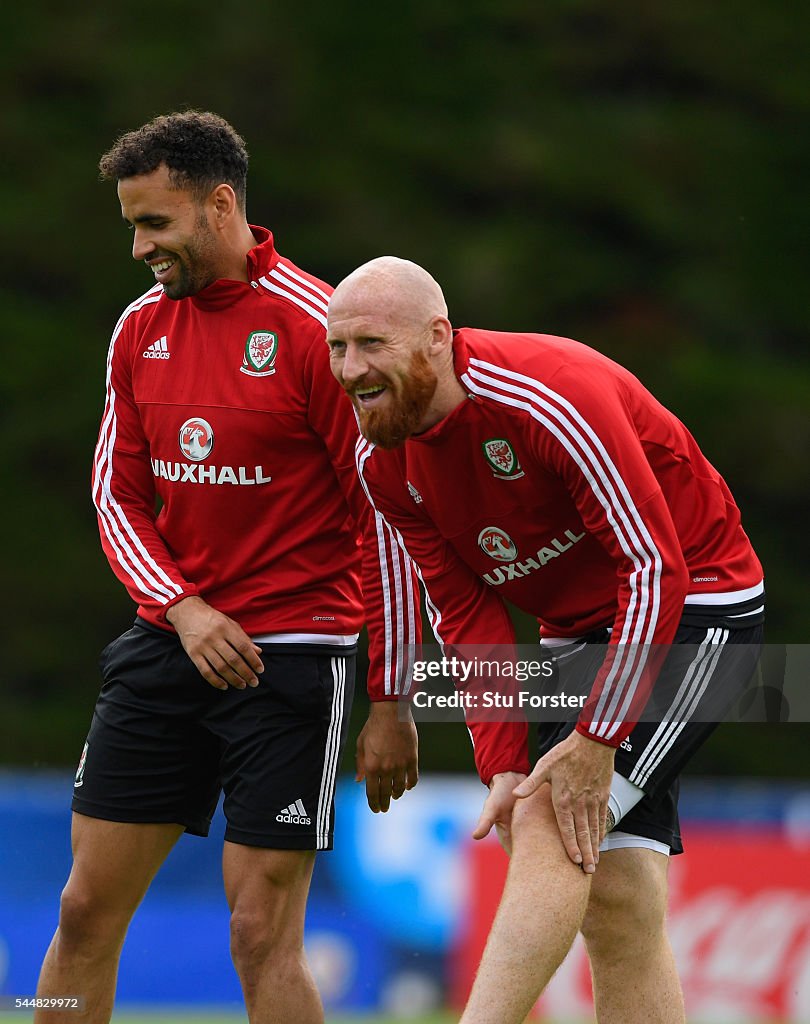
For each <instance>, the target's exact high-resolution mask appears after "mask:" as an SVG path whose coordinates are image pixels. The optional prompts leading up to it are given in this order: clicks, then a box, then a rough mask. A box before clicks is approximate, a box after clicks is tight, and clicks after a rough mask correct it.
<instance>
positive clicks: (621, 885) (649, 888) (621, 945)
mask: <svg viewBox="0 0 810 1024" xmlns="http://www.w3.org/2000/svg"><path fill="white" fill-rule="evenodd" d="M666 868H667V862H666V858H664V857H663V855H662V854H659V853H655V852H653V851H652V850H639V849H627V850H613V851H611V852H609V853H606V854H602V857H601V859H600V862H599V865H598V867H597V869H596V874H595V875H594V878H593V884H592V886H591V893H590V898H589V900H588V909H587V911H586V912H585V918H584V920H583V922H582V928H581V931H582V934H583V936H584V938H585V942H586V945H587V947H588V951H589V952H590V953H591V954H592V955H593V954H594V953H595V954H597V955H600V956H609V957H611V958H615V957H620V956H634V955H635V953H636V951H637V950H639V949H644V948H648V947H649V945H650V943H651V942H654V941H655V939H656V937H657V936H660V935H662V934H663V933H664V928H665V922H666V911H667V872H666Z"/></svg>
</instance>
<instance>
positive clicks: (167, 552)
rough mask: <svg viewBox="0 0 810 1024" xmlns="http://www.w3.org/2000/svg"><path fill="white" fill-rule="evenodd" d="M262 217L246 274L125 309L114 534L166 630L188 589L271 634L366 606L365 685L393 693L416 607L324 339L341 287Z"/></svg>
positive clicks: (358, 613)
mask: <svg viewBox="0 0 810 1024" xmlns="http://www.w3.org/2000/svg"><path fill="white" fill-rule="evenodd" d="M252 230H253V233H254V236H255V237H256V239H257V242H258V244H257V245H256V247H255V248H254V249H252V250H251V251H250V252H249V253H248V255H247V271H248V278H249V280H248V282H247V283H244V282H240V281H230V280H219V281H216V282H214V283H213V284H211V285H210V286H209V287H207V288H204V289H203V290H202V291H200V292H199V293H197V294H196V295H194V296H191V297H189V298H185V299H181V300H179V301H173V300H171V299H168V298H167V297H166V296H165V295H164V294H163V289H162V288H161V286H160V285H156V286H155V287H154V288H152V289H150V290H149V291H148V292H146V294H145V295H142V296H141V297H140V298H139V299H137V300H136V301H135V302H133V303H132V304H131V305H130V306H129V307H128V308H127V309H126V310H125V311H124V313H123V314H122V316H121V318H120V320H119V321H118V324H117V326H116V328H115V331H114V333H113V336H112V341H111V343H110V348H109V355H108V360H107V395H106V404H105V408H104V415H103V419H102V424H101V430H100V435H99V441H98V446H97V448H96V453H95V461H94V466H93V500H94V503H95V506H96V509H97V512H98V519H99V525H100V530H101V541H102V545H103V548H104V551H105V553H106V555H107V558H108V559H109V562H110V565H111V566H112V568H113V571H114V572H115V574H116V575H117V577H118V578H119V579H120V580H121V582H122V583H123V584H124V585H125V586H126V588H127V590H128V591H129V593H130V595H131V596H132V598H133V600H134V601H135V602H136V603H137V605H138V613H139V615H141V616H142V617H143V618H144V619H145V620H146V621H148V622H151V623H153V624H154V625H156V626H158V627H161V628H163V629H167V630H170V629H171V626H170V625H169V624H168V622H167V621H166V611H167V610H168V609H169V608H170V607H171V606H172V605H173V604H174V603H175V602H177V601H178V600H181V599H182V598H184V597H187V596H189V595H192V594H197V595H200V596H201V597H202V598H204V599H205V600H206V601H207V602H209V603H210V604H211V605H213V607H215V608H217V609H218V610H219V611H221V612H224V613H225V614H227V615H229V616H231V617H232V618H234V619H235V620H236V621H237V622H238V623H239V624H240V625H241V626H242V628H243V629H244V630H245V631H246V632H247V633H248V634H249V635H250V636H253V637H260V638H262V640H263V642H298V643H307V642H309V643H328V644H333V645H334V644H338V645H340V644H349V643H352V642H353V641H354V640H355V639H356V634H357V632H358V631H359V629H360V627H361V625H362V623H363V620H364V619H365V620H366V621H367V623H368V628H369V642H370V649H369V654H370V660H371V672H370V676H369V693H370V695H371V697H372V699H374V700H380V699H386V698H393V697H394V696H396V695H397V693H398V692H399V690H400V688H401V686H402V679H403V672H404V665H405V653H406V648H407V645H408V644H411V643H414V642H416V640H417V639H418V633H419V616H418V607H417V601H416V598H415V595H414V588H413V581H412V570H411V566H410V563H409V560H408V558H407V556H406V555H404V554H403V553H402V552H401V551H400V550H399V549H398V548H397V546H396V545H395V544H394V543H393V542H392V541H391V538H390V533H389V531H388V529H387V528H386V527H385V525H384V524H383V523H382V521H381V520H380V519H379V518H378V517H375V516H374V514H373V512H372V511H371V510H370V508H369V506H368V503H367V502H366V499H365V496H364V495H363V492H362V490H361V487H360V483H359V481H358V479H357V476H356V472H355V466H354V443H355V439H356V437H357V426H356V422H355V419H354V416H353V413H352V410H351V406H350V404H349V402H347V401H346V398H345V396H344V395H343V393H342V391H341V389H340V387H339V386H338V385H337V383H336V381H335V380H334V379H333V377H332V375H331V373H330V370H329V353H328V349H327V346H326V344H325V342H324V338H325V325H326V306H327V302H328V298H329V295H330V294H331V288H330V287H329V286H328V285H326V284H324V283H323V282H322V281H319V280H317V279H316V278H314V277H312V276H311V275H309V274H306V273H304V272H303V271H301V270H299V269H298V268H297V267H295V266H294V265H293V264H292V263H291V262H290V261H289V260H286V259H284V258H282V257H281V256H279V254H278V253H277V252H276V250H275V248H274V245H273V238H272V235H271V234H270V232H269V231H267V230H265V229H264V228H259V227H253V228H252ZM158 507H159V511H157V509H158ZM361 540H362V543H361ZM361 552H362V554H361ZM361 562H362V565H361Z"/></svg>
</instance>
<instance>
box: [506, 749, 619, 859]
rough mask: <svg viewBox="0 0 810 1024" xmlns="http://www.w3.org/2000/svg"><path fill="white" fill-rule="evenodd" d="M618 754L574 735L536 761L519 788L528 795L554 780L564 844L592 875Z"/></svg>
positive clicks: (517, 792)
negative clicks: (614, 761) (615, 758)
mask: <svg viewBox="0 0 810 1024" xmlns="http://www.w3.org/2000/svg"><path fill="white" fill-rule="evenodd" d="M614 756H615V751H614V750H613V747H608V746H605V744H603V743H597V742H596V741H595V740H590V739H588V738H587V737H585V736H582V735H580V734H579V733H577V732H574V733H571V735H570V736H567V737H566V738H565V739H564V740H562V741H561V742H560V743H558V744H557V745H556V746H555V747H552V749H551V750H550V751H549V752H548V753H547V754H546V755H545V756H544V757H542V758H541V759H540V760H539V761H538V762H537V764H536V765H535V766H534V769H533V771H532V773H531V775H529V777H528V778H527V779H525V780H524V781H523V782H522V783H521V784H520V785H519V786H517V787H516V788H515V791H514V794H515V796H516V797H518V798H521V797H527V796H531V794H532V793H534V792H536V791H537V790H538V789H539V788H540V786H542V785H543V784H544V783H546V782H548V783H550V785H551V799H552V803H553V804H554V813H555V814H556V816H557V825H558V827H559V829H560V836H561V837H562V841H563V845H564V846H565V849H566V852H567V854H568V856H569V857H570V858H571V860H572V861H573V862H574V863H575V864H579V865H581V866H582V870H583V871H585V872H586V873H587V874H592V873H593V872H594V871H595V870H596V865H597V864H598V862H599V844H600V842H601V841H602V838H603V837H604V835H605V831H606V816H607V810H608V797H609V796H610V783H611V780H612V778H613V759H614Z"/></svg>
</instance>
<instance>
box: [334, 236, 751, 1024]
mask: <svg viewBox="0 0 810 1024" xmlns="http://www.w3.org/2000/svg"><path fill="white" fill-rule="evenodd" d="M327 343H328V345H329V347H330V353H331V354H330V358H331V366H332V372H333V373H334V375H335V377H336V378H337V380H338V381H339V382H340V383H341V385H342V386H343V387H344V389H345V390H346V392H347V394H348V395H349V396H350V398H351V400H352V403H353V405H354V408H355V411H356V413H357V416H358V421H359V425H360V430H361V432H362V434H363V438H362V439H360V441H359V442H358V446H357V466H358V471H359V473H360V476H361V479H362V481H363V485H364V489H365V491H366V494H367V496H368V497H369V499H370V501H371V502H372V504H373V505H374V507H375V510H376V512H377V513H378V515H379V516H380V517H382V518H383V519H384V521H385V522H386V523H387V524H388V525H389V527H390V529H391V530H392V532H393V534H394V535H395V536H396V537H397V539H398V541H399V543H400V545H401V546H402V547H403V549H404V550H405V551H406V552H407V554H408V555H409V556H410V557H411V558H413V560H414V561H415V563H416V564H417V565H418V566H419V568H420V575H421V578H422V581H423V584H424V587H425V591H426V595H427V598H428V610H429V613H430V614H431V621H432V625H433V628H434V632H435V633H436V636H437V639H438V641H439V642H440V643H441V644H443V645H444V646H445V648H446V647H447V646H449V647H451V648H456V647H458V646H459V645H467V644H487V645H488V647H490V648H491V647H492V645H502V646H503V649H507V648H508V649H511V646H512V645H513V644H514V642H515V634H514V628H513V626H512V623H511V619H510V617H509V613H508V610H507V606H506V603H505V600H504V599H508V600H509V601H511V602H512V603H514V604H516V605H517V606H518V607H520V608H522V609H523V610H524V611H526V612H529V613H530V614H532V615H534V616H536V617H537V620H538V623H539V626H540V643H541V649H542V650H543V651H545V652H546V653H547V654H548V655H549V656H550V657H552V658H553V659H554V662H555V667H556V673H557V677H558V681H562V682H563V683H564V684H565V688H566V690H568V691H573V692H575V693H581V694H582V695H583V700H584V707H583V709H582V711H581V712H580V713H579V714H578V715H576V717H573V718H568V719H565V720H562V721H550V720H545V721H541V723H540V725H539V741H540V743H539V750H538V754H539V758H538V759H537V761H536V764H535V765H534V768H533V769H531V771H530V764H529V756H528V729H527V724H526V722H525V721H515V720H511V721H510V720H503V721H480V720H478V721H476V720H475V719H474V717H473V716H470V718H469V719H468V725H469V728H470V732H471V735H472V738H473V744H474V752H475V760H476V767H477V769H478V772H479V775H480V777H481V779H482V781H483V782H484V784H485V785H487V786H488V787H489V794H488V796H487V798H486V800H485V803H484V807H483V810H482V813H481V816H480V819H479V821H478V824H477V826H476V829H475V832H474V836H475V838H477V839H481V838H483V837H484V836H485V835H486V834H487V833H488V832H489V831H490V829H491V828H492V826H493V825H495V826H496V827H497V829H498V832H499V835H500V837H501V839H502V842H504V845H505V846H506V847H507V850H508V852H510V853H511V862H510V867H509V872H508V876H507V882H506V886H505V889H504V894H503V898H502V901H501V905H500V908H499V911H498V914H497V916H496V919H495V922H494V924H493V927H492V931H491V933H490V938H489V942H488V944H487V948H486V951H485V953H484V956H483V959H482V962H481V966H480V969H479V972H478V976H477V978H476V982H475V985H474V987H473V991H472V994H471V996H470V1000H469V1003H468V1005H467V1008H466V1010H465V1013H464V1016H463V1018H462V1021H463V1022H464V1024H473V1022H474V1024H496V1022H497V1024H512V1022H514V1024H518V1022H520V1021H523V1020H524V1018H525V1016H526V1014H527V1013H528V1012H529V1010H530V1008H531V1006H532V1005H533V1003H534V1002H535V1001H536V999H537V997H538V996H539V994H540V993H541V991H542V990H543V989H544V988H545V986H546V985H547V983H548V981H549V980H550V979H551V977H552V976H553V974H554V972H555V971H556V969H557V967H558V966H559V964H560V963H561V962H562V960H563V958H564V957H565V955H566V953H567V952H568V950H569V949H570V947H571V944H572V943H573V940H574V938H575V937H576V934H577V932H578V931H582V933H583V935H584V937H585V942H586V946H587V950H588V954H589V957H590V961H591V967H592V973H593V985H594V999H595V1004H596V1011H597V1017H598V1020H599V1021H600V1022H601V1024H606V1022H617V1024H618V1022H622V1024H636V1022H637V1024H649V1022H651V1021H657V1022H660V1024H683V1021H684V1010H683V999H682V995H681V991H680V983H679V980H678V976H677V971H676V967H675V962H674V958H673V956H672V950H671V947H670V944H669V940H668V937H667V934H666V927H665V917H666V903H667V869H668V863H669V857H670V855H672V854H679V853H681V852H682V850H683V846H682V843H681V837H680V831H679V821H678V811H677V795H678V778H679V775H680V772H681V770H682V768H683V766H684V765H685V764H686V762H687V761H688V759H689V757H690V756H691V754H692V753H693V752H694V751H695V750H696V749H697V748H698V747H699V746H700V745H701V743H703V742H704V740H705V739H706V738H707V737H708V736H709V735H710V733H711V732H712V731H713V729H714V728H715V727H716V724H717V723H718V722H719V721H720V720H722V717H723V715H724V714H725V711H726V709H727V708H728V707H729V706H730V705H731V704H732V703H733V702H734V700H735V698H736V696H738V695H739V694H740V693H742V692H743V691H744V689H745V687H746V685H747V683H748V680H749V678H750V677H751V675H752V673H753V671H754V668H755V666H756V661H757V658H758V655H759V650H760V647H761V642H762V623H763V619H764V583H763V575H762V567H761V565H760V563H759V561H758V559H757V557H756V555H755V553H754V551H753V548H752V547H751V544H750V541H749V540H748V538H747V536H746V534H745V533H744V531H743V529H742V526H741V522H740V513H739V509H738V508H737V506H736V504H735V503H734V500H733V497H732V496H731V494H730V492H729V490H728V487H727V486H726V484H725V482H724V481H723V479H722V477H721V476H720V474H719V473H718V472H717V471H716V470H715V469H714V467H713V466H712V465H711V464H710V463H709V462H708V461H707V460H706V458H705V456H704V455H703V454H702V453H701V451H700V449H699V448H698V446H697V444H696V442H695V441H694V439H693V438H692V436H691V434H690V433H689V432H688V430H687V429H686V428H685V427H684V425H683V424H682V423H681V422H680V421H679V420H678V419H677V418H676V417H675V416H674V415H673V414H672V413H671V412H669V411H668V410H667V409H665V408H664V407H663V406H662V405H660V403H658V402H657V401H656V399H655V398H654V397H653V396H652V395H651V394H650V393H649V392H648V391H647V390H646V389H645V388H644V387H643V386H642V385H641V383H640V382H639V381H638V380H637V379H636V378H635V377H633V375H632V374H631V373H629V372H628V371H627V370H626V369H624V368H623V367H621V366H619V365H618V364H616V363H614V362H613V361H611V360H610V359H608V358H606V357H605V356H603V355H601V354H600V353H598V352H596V351H594V350H593V349H591V348H588V347H587V346H585V345H582V344H580V343H578V342H575V341H572V340H570V339H566V338H556V337H552V336H548V335H540V334H529V333H502V332H495V331H485V330H477V329H473V328H462V329H460V330H455V331H454V330H453V328H452V326H451V323H450V321H449V319H448V314H447V306H446V303H445V300H444V296H443V294H442V291H441V288H440V287H439V285H438V284H437V282H436V281H435V280H434V279H433V278H432V277H431V276H430V275H429V274H428V273H427V271H425V270H424V269H423V268H421V267H419V266H418V265H416V264H414V263H411V262H409V261H407V260H401V259H398V258H396V257H392V256H386V257H381V258H379V259H375V260H372V261H371V262H369V263H366V264H364V265H363V266H362V267H360V268H358V269H357V270H355V271H354V272H353V273H352V274H350V275H349V276H348V277H347V278H346V279H345V280H344V281H343V282H342V283H341V284H340V285H339V286H338V287H337V288H336V290H335V292H334V294H333V296H332V299H331V301H330V304H329V313H328V325H327ZM495 540H497V544H496V543H495ZM653 688H654V693H655V698H656V699H655V701H654V702H650V695H651V693H652V692H653ZM648 703H649V705H650V707H651V708H652V707H653V706H654V707H655V708H656V709H657V711H656V714H657V715H658V717H657V718H655V716H654V715H653V713H652V712H651V711H650V712H648V713H647V714H646V716H645V708H647V705H648Z"/></svg>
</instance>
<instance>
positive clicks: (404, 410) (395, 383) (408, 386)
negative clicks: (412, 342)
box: [349, 351, 438, 449]
mask: <svg viewBox="0 0 810 1024" xmlns="http://www.w3.org/2000/svg"><path fill="white" fill-rule="evenodd" d="M367 383H368V382H367V381H365V380H362V381H356V382H355V383H354V384H353V385H352V387H351V388H350V389H349V394H350V395H351V396H352V401H353V404H354V407H355V409H356V410H357V415H358V417H359V419H360V430H361V431H362V433H363V436H364V437H367V438H368V440H369V441H371V442H373V443H374V444H376V445H378V446H379V447H380V448H386V449H390V448H398V447H399V446H400V445H401V444H404V443H405V441H407V440H408V438H409V437H410V436H411V435H412V434H415V433H416V432H417V430H418V428H419V424H420V423H421V422H422V420H423V419H424V417H425V413H426V412H427V410H428V406H429V405H430V402H431V399H432V398H433V395H434V394H435V391H436V385H437V383H438V380H437V377H436V374H435V373H434V372H433V368H432V367H431V365H430V361H429V360H428V358H427V356H426V355H425V353H424V352H421V351H420V352H414V353H413V354H412V355H411V361H410V364H409V366H408V369H407V371H406V372H405V373H404V374H400V375H397V376H396V377H395V378H388V379H387V380H385V381H384V382H381V383H385V386H386V388H387V390H388V398H389V400H388V401H387V402H386V403H385V405H384V406H383V407H382V408H379V409H377V408H372V409H365V408H363V406H362V404H361V403H360V402H359V401H358V400H357V398H356V397H355V394H354V392H355V390H356V389H357V388H362V387H364V386H366V385H367Z"/></svg>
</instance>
